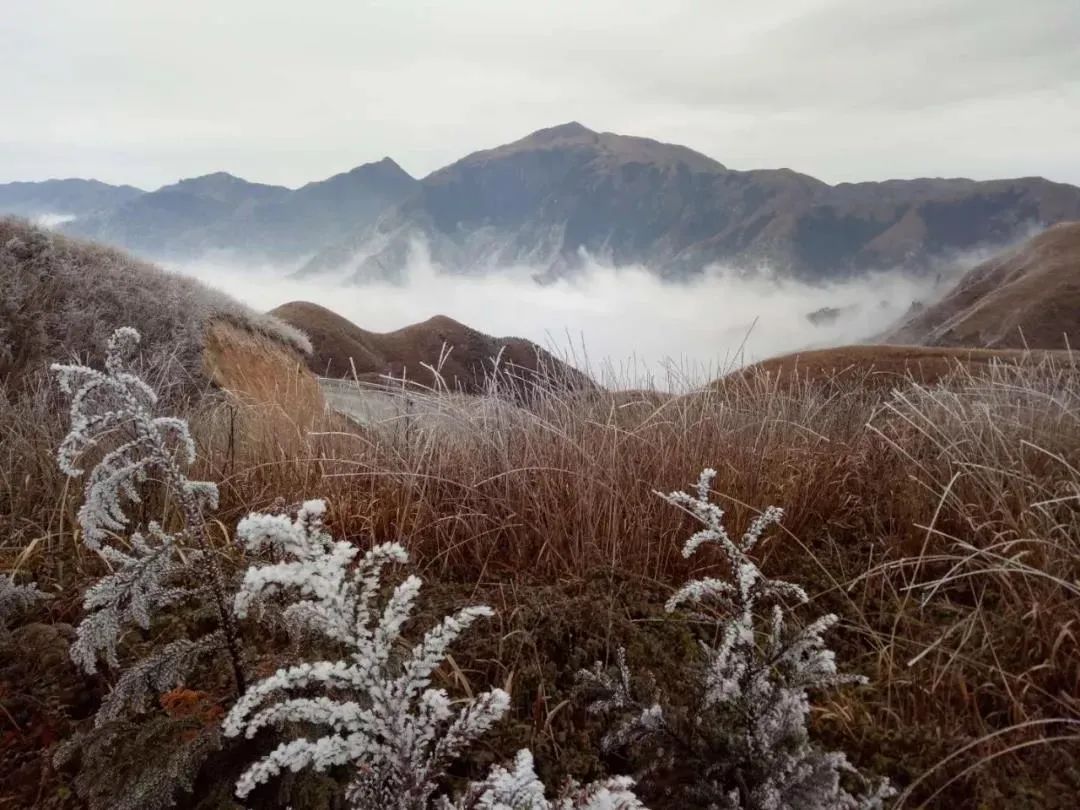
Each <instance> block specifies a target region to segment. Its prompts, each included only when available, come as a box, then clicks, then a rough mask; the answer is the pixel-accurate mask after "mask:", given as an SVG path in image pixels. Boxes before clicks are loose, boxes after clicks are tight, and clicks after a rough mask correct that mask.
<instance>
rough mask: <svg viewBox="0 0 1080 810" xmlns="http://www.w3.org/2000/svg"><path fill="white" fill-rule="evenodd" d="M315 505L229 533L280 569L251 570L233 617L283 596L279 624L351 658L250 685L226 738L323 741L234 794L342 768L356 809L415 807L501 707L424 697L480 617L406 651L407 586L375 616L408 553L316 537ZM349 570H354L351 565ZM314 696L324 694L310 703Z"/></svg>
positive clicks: (248, 779) (291, 743)
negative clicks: (316, 732)
mask: <svg viewBox="0 0 1080 810" xmlns="http://www.w3.org/2000/svg"><path fill="white" fill-rule="evenodd" d="M324 510H325V506H324V504H323V502H322V501H307V502H306V503H304V504H303V506H302V507H301V508H300V510H299V511H298V512H297V515H296V517H295V519H290V518H289V517H288V516H287V515H267V514H252V515H249V516H248V517H247V518H245V519H244V520H242V521H241V522H240V524H239V526H238V527H237V536H238V538H239V539H240V540H241V541H242V542H243V543H244V544H245V545H246V546H247V548H248V550H249V551H252V552H259V551H263V550H269V551H270V552H272V553H274V554H276V555H279V556H280V557H283V558H285V560H284V561H283V562H278V563H272V564H267V565H260V566H252V567H251V568H249V569H248V571H247V574H246V575H245V577H244V583H243V585H242V587H241V588H240V591H239V593H237V595H236V602H235V607H236V613H237V615H238V616H245V615H247V614H248V612H249V611H250V610H251V608H252V607H253V606H255V605H256V604H258V603H264V602H265V601H266V600H267V599H268V598H270V597H272V596H274V595H276V594H278V593H281V592H283V591H290V592H292V594H293V595H294V599H293V601H292V602H291V603H290V604H289V605H288V606H287V607H285V608H284V611H283V616H284V618H285V620H286V622H287V623H288V625H289V626H290V627H291V628H292V629H294V630H297V631H299V630H301V629H303V630H305V631H314V632H316V633H319V634H321V635H322V636H324V637H326V638H327V639H329V640H331V641H333V642H337V643H339V644H341V645H343V646H344V648H345V649H347V650H348V657H347V659H346V660H341V661H317V662H314V663H303V664H297V665H295V666H291V667H286V668H283V669H279V670H278V671H277V672H276V673H275V674H273V675H271V676H270V677H268V678H266V679H265V680H263V681H261V682H259V683H257V684H254V685H253V686H252V687H251V688H250V689H249V690H248V691H247V692H246V693H245V694H244V695H243V696H241V698H240V700H239V701H237V703H236V704H235V705H234V706H233V708H232V710H231V711H230V712H229V714H228V716H227V717H226V718H225V723H224V729H225V734H226V736H230V737H234V736H237V735H239V734H245V735H246V736H248V737H254V736H255V735H256V734H257V733H258V732H259V731H260V730H262V729H263V728H266V727H280V726H282V725H283V724H285V723H304V724H310V725H315V726H320V727H324V728H325V729H326V733H325V735H324V736H321V737H318V738H316V739H308V738H306V737H300V738H297V739H292V740H288V741H286V742H282V743H281V744H280V745H278V747H277V748H275V749H274V750H273V751H271V752H270V753H269V754H268V755H266V756H265V757H263V758H261V759H260V760H258V761H257V762H256V763H255V764H253V765H252V766H251V767H250V768H248V770H247V771H246V772H245V773H244V775H243V776H242V777H241V778H240V781H239V782H238V783H237V795H239V796H240V797H245V796H247V795H248V794H249V793H250V792H251V791H253V790H254V789H255V788H256V787H257V786H258V785H259V784H261V783H263V782H266V781H268V780H270V779H271V778H273V777H274V776H276V775H278V774H279V773H281V772H282V771H283V770H291V771H299V770H301V769H304V768H314V769H315V770H320V771H322V770H326V769H328V768H332V767H335V766H342V765H351V766H353V768H354V769H355V770H354V773H353V775H352V778H351V781H350V783H349V786H348V788H347V795H348V797H349V801H350V803H351V804H352V806H354V807H365V808H366V807H371V808H375V807H385V808H402V809H404V808H423V807H427V806H428V802H429V799H430V797H431V796H432V794H433V793H434V792H435V790H436V789H437V787H438V785H437V782H436V780H437V779H438V778H439V777H440V776H441V775H442V774H443V772H444V770H445V768H446V766H447V765H448V764H449V763H450V762H452V761H453V760H454V759H456V758H457V757H458V756H459V755H460V754H461V752H462V751H463V750H464V748H465V747H466V746H467V745H468V744H469V743H471V742H472V741H473V740H475V739H476V738H477V737H478V736H480V735H481V734H483V733H484V732H485V731H487V730H488V729H489V728H490V727H491V726H492V725H493V724H494V723H495V722H496V721H497V720H499V718H501V717H502V715H503V713H504V712H505V711H506V709H507V707H508V705H509V696H508V695H507V694H506V693H505V692H503V691H502V690H501V689H493V690H492V691H490V692H485V693H483V694H481V695H478V696H477V697H475V698H473V699H471V700H468V701H466V702H464V703H463V704H462V705H461V706H460V707H459V708H457V709H456V710H455V708H454V707H453V706H452V704H451V700H450V697H449V695H448V694H447V693H446V691H445V690H443V689H435V688H432V687H431V685H430V684H431V677H432V673H433V672H434V670H435V669H436V668H437V667H438V666H439V665H440V664H441V663H442V662H443V659H444V658H445V656H446V651H447V648H448V647H449V645H450V644H451V643H452V642H453V641H454V640H455V639H456V638H457V637H458V636H459V635H460V634H461V633H462V632H464V631H465V630H466V629H468V627H469V625H471V624H472V623H473V622H474V621H476V620H477V619H479V618H482V617H486V616H490V615H491V609H490V608H487V607H469V608H465V609H463V610H461V611H458V612H457V613H456V614H454V615H452V616H447V617H446V618H444V619H443V621H442V622H441V623H440V624H438V625H436V626H435V627H433V628H431V629H430V630H428V631H427V633H426V634H425V635H424V636H423V638H422V639H421V640H420V641H419V642H418V643H417V644H415V645H414V646H412V647H411V648H410V647H405V646H404V645H403V643H402V641H401V631H402V628H403V626H404V625H405V623H406V622H407V621H408V620H409V618H410V616H411V614H412V611H413V607H414V604H415V601H416V597H417V594H418V593H419V591H420V580H419V579H418V578H417V577H415V576H410V577H408V578H406V579H405V580H404V581H403V582H402V583H401V584H399V585H398V586H397V587H396V588H395V589H394V590H393V593H392V594H391V595H390V596H389V598H388V599H386V600H385V604H382V605H381V609H380V608H379V607H378V606H377V603H378V602H379V601H380V600H379V599H378V597H379V595H380V590H381V587H382V572H383V569H384V568H385V566H386V565H388V564H391V563H399V564H400V563H404V562H406V560H407V555H406V552H405V549H404V548H402V547H401V546H400V545H398V544H397V543H384V544H382V545H378V546H375V547H374V548H372V549H370V550H368V551H367V552H366V553H365V554H364V555H363V556H362V557H361V558H360V559H359V561H358V562H357V560H356V558H357V557H358V556H359V550H358V549H357V548H356V547H355V546H353V545H352V544H350V543H347V542H344V541H340V540H334V539H333V538H331V537H330V535H329V534H327V533H326V532H325V531H324V530H323V524H322V516H323V512H324ZM354 563H356V564H355V566H354ZM314 690H318V691H319V692H321V693H322V694H319V695H318V696H317V697H309V696H307V695H308V694H310V693H311V692H313V691H314Z"/></svg>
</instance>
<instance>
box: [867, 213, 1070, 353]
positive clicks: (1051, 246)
mask: <svg viewBox="0 0 1080 810" xmlns="http://www.w3.org/2000/svg"><path fill="white" fill-rule="evenodd" d="M884 340H885V341H887V342H890V343H919V344H925V345H928V346H954V347H958V346H981V347H988V348H1014V349H1020V348H1025V347H1029V348H1033V349H1065V348H1067V347H1070V346H1071V347H1072V348H1074V349H1075V348H1077V347H1078V346H1080V222H1067V223H1062V224H1060V225H1055V226H1054V227H1052V228H1048V229H1047V230H1046V231H1044V232H1043V233H1041V234H1039V235H1038V236H1035V237H1034V238H1032V239H1030V240H1028V241H1027V242H1024V243H1023V244H1021V245H1020V246H1018V247H1016V248H1014V249H1012V250H1009V251H1006V252H1005V253H1003V254H1001V255H1000V256H996V257H994V258H993V259H990V260H989V261H986V262H983V263H982V264H980V265H978V266H977V267H975V268H974V269H972V270H970V271H969V272H968V273H966V274H965V275H964V276H962V277H961V279H960V281H959V282H958V283H957V285H956V286H955V287H954V288H953V289H952V290H951V291H950V292H949V293H947V294H946V295H945V296H944V297H943V298H942V299H941V300H940V301H938V302H936V303H934V304H933V305H931V306H929V307H926V308H925V309H923V310H922V311H920V312H917V313H915V314H914V315H913V316H911V317H910V318H909V319H908V320H907V321H906V322H905V323H903V324H901V325H900V326H899V327H898V328H896V329H895V330H893V331H892V332H890V333H888V334H887V335H886V336H885V337H884Z"/></svg>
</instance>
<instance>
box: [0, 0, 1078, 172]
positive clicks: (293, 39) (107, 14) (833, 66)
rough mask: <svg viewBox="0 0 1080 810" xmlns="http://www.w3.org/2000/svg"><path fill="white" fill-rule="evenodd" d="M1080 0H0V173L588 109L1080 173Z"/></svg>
mask: <svg viewBox="0 0 1080 810" xmlns="http://www.w3.org/2000/svg"><path fill="white" fill-rule="evenodd" d="M1078 43H1080V0H1025V2H1022V3H1021V2H1018V0H889V1H887V2H875V1H874V0H700V1H699V2H690V1H689V0H527V1H526V2H521V1H519V0H439V1H438V2H436V0H341V1H340V2H337V1H334V2H331V1H330V0H304V2H297V0H288V1H287V2H276V0H184V2H157V0H93V2H88V0H74V1H68V0H0V75H3V77H4V82H3V84H4V92H3V93H0V182H3V181H8V180H36V179H44V178H47V177H68V176H81V177H96V178H99V179H101V180H106V181H109V182H113V183H121V182H126V183H132V184H136V185H140V186H143V187H156V186H158V185H161V184H164V183H168V182H173V181H175V180H176V179H178V178H180V177H185V176H192V175H198V174H205V173H207V172H211V171H216V170H226V171H230V172H232V173H234V174H238V175H241V176H243V177H246V178H248V179H251V180H258V181H262V182H271V183H281V184H284V185H289V186H295V185H300V184H302V183H304V182H305V181H307V180H312V179H318V178H322V177H326V176H328V175H330V174H334V173H336V172H339V171H343V170H346V169H348V168H351V167H352V166H355V165H358V164H360V163H364V162H368V161H371V160H378V159H379V158H381V157H383V156H384V155H390V156H392V157H393V158H394V159H396V160H397V161H398V162H399V163H401V164H402V166H404V167H405V168H406V169H407V170H408V171H410V172H411V173H413V174H415V175H417V176H422V175H424V174H426V173H427V172H429V171H432V170H433V169H436V168H438V167H439V166H441V165H444V164H446V163H449V162H451V161H453V160H455V159H457V158H459V157H461V156H462V155H464V154H466V153H467V152H470V151H473V150H475V149H479V148H484V147H488V146H494V145H496V144H499V143H503V142H506V141H509V140H513V139H515V138H518V137H521V136H522V135H524V134H526V133H528V132H530V131H532V130H535V129H538V128H540V127H544V126H550V125H553V124H556V123H562V122H565V121H569V120H578V121H581V122H582V123H584V124H585V125H587V126H589V127H592V128H593V129H597V130H611V131H615V132H620V133H625V134H635V135H646V136H650V137H654V138H658V139H660V140H666V141H672V142H677V143H682V144H686V145H687V146H690V147H692V148H695V149H698V150H700V151H702V152H705V153H706V154H708V155H710V156H712V157H714V158H716V159H717V160H719V161H721V162H723V163H725V164H727V165H728V166H730V167H732V168H739V169H749V168H772V167H780V166H790V167H792V168H796V169H798V170H800V171H804V172H807V173H810V174H813V175H815V176H818V177H820V178H822V179H824V180H827V181H830V182H837V181H841V180H859V179H867V180H869V179H883V178H886V177H914V176H926V175H929V176H937V175H947V176H957V175H964V176H970V177H975V178H989V177H1005V176H1016V175H1043V176H1046V177H1049V178H1051V179H1055V180H1062V181H1066V182H1072V183H1077V184H1080V46H1078Z"/></svg>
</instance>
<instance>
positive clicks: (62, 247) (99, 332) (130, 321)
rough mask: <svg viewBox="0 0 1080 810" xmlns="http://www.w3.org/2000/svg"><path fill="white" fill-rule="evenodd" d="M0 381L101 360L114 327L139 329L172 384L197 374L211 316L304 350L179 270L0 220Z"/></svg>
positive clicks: (272, 322) (289, 333) (149, 359)
mask: <svg viewBox="0 0 1080 810" xmlns="http://www.w3.org/2000/svg"><path fill="white" fill-rule="evenodd" d="M0 288H2V289H3V291H4V292H3V295H2V296H0V382H3V383H7V384H9V385H14V384H16V383H18V382H19V381H20V380H24V379H26V378H30V377H40V376H41V375H42V374H43V373H44V372H45V370H46V369H47V368H48V365H49V364H50V363H52V362H56V361H61V362H64V361H70V360H72V359H76V358H77V359H87V358H91V357H101V356H103V354H104V350H105V345H106V343H107V341H108V339H109V336H110V335H111V334H112V331H113V330H114V329H115V328H116V327H117V326H132V327H135V328H136V329H137V330H138V331H139V332H140V334H141V335H142V336H143V343H142V357H143V362H144V364H146V366H147V367H153V368H155V369H157V370H158V371H159V372H160V373H162V374H166V375H168V376H170V377H171V378H172V379H173V381H174V382H185V381H186V382H188V383H191V382H199V381H202V380H204V367H203V349H204V345H205V337H206V334H207V330H208V328H209V327H210V325H212V324H213V323H215V322H225V323H229V324H231V325H232V326H234V327H237V328H239V329H241V330H245V331H248V332H251V333H253V334H257V335H260V336H262V337H264V338H266V339H267V340H270V341H272V342H273V343H275V344H276V345H278V346H279V347H281V348H282V349H283V350H285V351H288V352H292V353H295V354H296V356H298V357H299V356H301V355H306V353H307V352H309V351H310V348H311V346H310V342H309V341H308V340H307V338H306V337H305V336H304V335H303V334H302V333H301V332H299V331H298V330H296V329H295V328H293V327H291V326H289V325H288V324H286V323H285V322H283V321H281V320H279V319H277V318H274V317H273V316H269V315H264V314H261V313H257V312H255V311H253V310H251V309H249V308H248V307H246V306H244V305H243V304H241V303H240V302H238V301H236V300H235V299H233V298H230V297H229V296H227V295H225V294H223V293H220V292H218V291H216V290H212V289H210V288H208V287H206V286H204V285H203V284H201V283H199V282H198V281H195V280H193V279H190V278H187V277H185V276H180V275H177V274H174V273H168V272H166V271H164V270H162V269H160V268H159V267H156V266H155V265H152V264H149V263H147V262H143V261H139V260H137V259H135V258H133V257H131V256H130V255H128V254H126V253H124V252H122V251H120V250H116V249H113V248H108V247H104V246H102V245H99V244H95V243H92V242H84V241H80V240H76V239H72V238H70V237H66V236H62V235H60V234H57V233H54V232H52V231H48V230H45V229H42V228H39V227H36V226H34V225H31V224H29V223H27V222H26V221H23V220H19V219H14V218H8V219H0Z"/></svg>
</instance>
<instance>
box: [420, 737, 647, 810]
mask: <svg viewBox="0 0 1080 810" xmlns="http://www.w3.org/2000/svg"><path fill="white" fill-rule="evenodd" d="M632 787H633V781H632V780H631V779H628V778H626V777H624V776H620V777H614V778H612V779H606V780H604V781H601V782H593V783H591V784H589V785H585V786H581V785H578V784H576V783H571V784H570V785H568V786H567V788H566V789H565V790H564V791H563V794H562V796H560V797H559V798H558V799H556V800H554V801H549V800H548V799H547V797H546V795H545V790H544V783H543V782H541V781H540V779H539V777H538V776H537V775H536V771H535V769H534V768H533V757H532V752H530V751H529V750H528V749H527V748H524V749H522V750H521V751H518V753H517V756H516V757H515V758H514V763H513V767H511V768H509V769H507V768H503V767H500V766H495V767H494V768H492V769H491V772H490V773H489V774H488V777H487V779H485V780H484V781H482V782H474V783H473V784H472V785H470V786H469V788H468V790H467V791H466V792H465V794H464V795H463V796H462V797H461V798H459V799H458V800H457V801H456V802H451V801H449V800H448V799H445V798H444V799H442V801H441V803H440V804H439V805H438V807H439V808H440V810H637V808H644V807H645V805H643V804H642V803H641V802H640V801H639V800H638V798H637V796H635V795H634V792H633V791H632V790H631V788H632Z"/></svg>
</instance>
